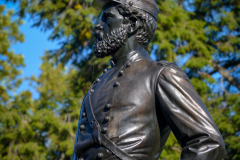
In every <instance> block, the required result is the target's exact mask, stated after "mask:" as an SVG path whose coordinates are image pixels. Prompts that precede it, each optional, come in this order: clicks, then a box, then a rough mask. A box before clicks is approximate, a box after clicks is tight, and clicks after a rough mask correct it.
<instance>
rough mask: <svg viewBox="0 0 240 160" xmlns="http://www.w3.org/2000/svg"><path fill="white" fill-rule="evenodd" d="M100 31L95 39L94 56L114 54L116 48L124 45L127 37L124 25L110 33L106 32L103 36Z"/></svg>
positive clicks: (100, 56)
mask: <svg viewBox="0 0 240 160" xmlns="http://www.w3.org/2000/svg"><path fill="white" fill-rule="evenodd" d="M101 35H103V34H102V33H100V34H99V35H98V38H97V39H96V41H95V46H94V53H95V55H96V57H98V58H103V57H106V56H109V55H112V54H114V53H115V52H116V51H117V50H118V49H120V48H121V47H122V46H124V45H125V44H126V43H125V42H126V39H127V29H126V27H125V26H124V25H122V26H121V27H119V28H118V29H116V30H114V31H112V32H111V34H110V35H108V34H107V36H106V37H105V38H103V37H102V36H101Z"/></svg>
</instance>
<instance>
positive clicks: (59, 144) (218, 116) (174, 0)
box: [0, 0, 240, 160]
mask: <svg viewBox="0 0 240 160" xmlns="http://www.w3.org/2000/svg"><path fill="white" fill-rule="evenodd" d="M7 1H12V2H18V4H19V11H18V12H17V13H18V15H19V16H20V17H24V16H25V15H27V14H30V15H31V19H32V20H33V22H34V25H33V26H35V27H39V28H41V29H42V30H51V31H52V34H51V36H50V37H49V40H54V41H59V42H60V43H61V44H62V45H61V47H60V48H58V49H56V50H53V51H50V52H49V53H50V54H47V57H48V58H52V60H53V59H54V60H55V61H54V62H57V63H59V62H61V63H62V64H66V63H67V62H69V61H71V62H72V64H73V66H74V67H75V68H76V70H72V71H69V72H66V71H64V67H63V66H62V64H59V65H58V66H56V67H53V61H47V60H46V58H44V65H45V66H48V67H47V68H46V67H44V66H42V74H41V76H40V77H39V78H33V81H36V82H37V83H36V84H37V89H38V92H39V93H40V96H39V99H37V100H36V101H35V102H34V108H35V111H34V112H32V114H33V115H34V114H35V115H36V116H35V119H34V118H33V119H32V124H31V125H33V126H34V127H32V128H34V129H33V132H32V133H33V134H35V133H34V132H37V133H38V135H36V137H38V138H36V139H39V141H38V142H37V143H38V146H41V147H40V148H41V149H38V152H39V153H40V152H41V153H42V154H41V155H42V157H45V158H46V157H47V158H49V159H60V158H62V159H69V158H70V150H71V149H73V148H71V146H70V143H72V144H71V145H72V147H73V139H74V138H73V133H74V130H76V128H75V127H76V123H77V120H78V119H77V117H78V114H79V104H80V102H81V101H80V100H81V98H83V95H84V94H85V93H86V92H87V89H88V87H89V85H90V84H91V81H92V80H93V79H95V78H96V77H97V76H98V75H99V74H100V72H101V70H102V69H103V68H105V67H107V66H108V60H109V58H104V59H96V58H95V56H94V54H93V51H92V48H93V42H94V39H93V36H92V29H93V26H94V23H95V22H96V21H97V18H98V17H96V16H97V14H98V13H97V11H96V10H95V9H93V8H92V7H91V5H90V3H91V2H90V1H88V0H83V1H79V0H67V1H54V0H39V1H28V0H18V1H17V0H7ZM156 2H157V4H158V6H159V9H160V11H161V13H160V14H159V16H158V24H157V25H158V29H157V31H156V34H155V37H154V39H153V41H152V43H151V44H150V45H149V46H148V48H147V49H148V50H149V53H151V55H152V56H153V57H156V60H168V61H171V62H176V63H178V64H179V65H180V66H181V67H182V69H183V70H184V71H185V72H186V74H187V75H188V77H189V78H190V80H191V82H192V84H193V86H194V87H195V89H196V90H197V92H198V93H199V95H200V96H201V98H202V100H203V101H204V103H205V105H206V106H207V107H208V109H209V111H210V114H211V115H212V118H213V120H214V121H215V123H216V125H217V126H218V128H219V130H220V132H221V133H222V135H223V137H224V140H225V143H226V153H225V157H224V159H226V160H228V159H229V160H230V159H231V160H232V159H233V160H234V159H240V149H239V148H240V146H239V145H240V137H239V131H240V116H239V115H240V109H239V105H240V94H239V89H240V80H239V71H240V70H239V69H240V68H239V62H240V56H239V48H240V43H239V40H240V39H239V32H240V29H239V28H240V27H239V24H240V17H239V16H240V13H239V12H240V1H239V0H211V1H209V0H191V1H190V0H156ZM0 53H1V52H0ZM4 62H5V61H4ZM54 64H55V65H56V63H54ZM54 71H55V72H56V74H55V72H54ZM73 72H74V73H73ZM57 73H58V74H57ZM57 75H60V76H59V77H61V78H62V79H65V78H66V77H68V78H66V79H65V81H66V82H67V85H66V86H64V85H63V86H62V85H60V84H62V82H63V81H62V80H60V79H58V78H57V77H58V76H57ZM50 77H51V78H50ZM55 79H56V80H55ZM70 79H71V80H70ZM54 80H55V81H54ZM58 81H59V83H58ZM55 83H56V84H55ZM61 87H62V89H60V88H61ZM8 95H9V94H8ZM63 95H64V96H63ZM60 97H63V98H60ZM71 97H74V98H76V99H75V100H73V101H74V102H71V103H70V98H71ZM63 99H65V100H64V101H62V100H63ZM70 104H71V105H70ZM29 106H30V105H29ZM27 110H28V109H27ZM16 111H18V110H16ZM69 114H70V117H71V118H70V119H71V120H70V121H69V118H67V119H66V120H65V119H64V118H65V117H68V115H69ZM28 116H29V115H28ZM33 117H34V116H33ZM46 117H49V119H50V121H48V119H47V118H46ZM38 119H41V121H39V120H38ZM54 120H55V122H52V121H54ZM61 122H64V123H63V124H64V125H63V126H64V127H63V128H64V129H66V128H67V129H69V130H68V131H65V130H64V129H63V128H61V127H62V126H61V125H60V124H61ZM1 123H4V124H5V123H6V122H1ZM70 123H72V124H70ZM35 124H37V125H36V126H35ZM65 124H66V125H65ZM60 126H61V127H60ZM67 126H68V127H67ZM65 127H66V128H65ZM62 129H63V130H64V132H63V130H62ZM61 134H63V135H64V137H66V138H68V140H69V143H67V140H66V139H65V140H63V139H61V138H62V137H61ZM16 139H19V138H16ZM20 139H21V138H20ZM12 140H13V139H12ZM10 142H11V141H8V144H6V145H5V146H6V147H9V148H11V147H10V146H11V145H10ZM23 142H24V141H23ZM31 142H32V141H31ZM33 142H34V141H33ZM65 143H67V145H66V144H65ZM39 144H41V145H39ZM63 146H65V148H64V147H63ZM25 153H26V154H27V152H25ZM29 153H30V152H29ZM180 153H181V147H180V146H179V144H178V143H177V140H176V139H175V138H174V136H173V134H171V136H170V138H169V140H168V142H167V144H166V146H165V149H164V150H163V153H162V155H161V159H164V160H165V159H166V160H167V159H168V160H175V159H176V160H177V159H179V157H180ZM6 154H7V151H5V152H4V154H3V155H6ZM29 155H30V156H29V157H34V155H37V153H34V154H33V153H31V154H29ZM19 157H20V156H19ZM39 157H41V156H39ZM20 159H22V158H20Z"/></svg>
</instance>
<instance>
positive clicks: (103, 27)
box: [72, 0, 224, 160]
mask: <svg viewBox="0 0 240 160" xmlns="http://www.w3.org/2000/svg"><path fill="white" fill-rule="evenodd" d="M92 5H93V6H94V7H95V8H97V9H100V10H102V13H101V16H100V20H99V22H98V23H97V25H96V27H95V35H96V42H95V48H94V50H95V54H96V56H97V57H99V58H102V57H105V56H112V59H111V66H112V67H111V68H107V69H104V70H103V74H102V75H101V76H100V77H99V78H97V79H96V80H95V82H94V83H93V85H92V86H91V87H90V89H89V92H88V93H87V95H86V96H85V98H84V100H83V103H82V107H81V113H80V116H79V125H78V130H77V134H76V142H75V149H74V154H73V158H72V159H73V160H94V159H105V160H117V159H121V160H157V159H158V158H159V156H160V154H161V152H162V150H163V148H164V145H165V143H166V141H167V139H168V136H169V133H170V131H172V132H173V133H174V135H175V136H176V138H177V140H178V142H179V143H180V145H181V147H182V154H181V159H182V160H221V159H222V157H223V154H224V141H223V138H222V136H221V134H220V132H219V131H218V129H217V127H216V125H215V124H214V122H213V120H212V119H211V116H210V114H209V112H208V110H207V109H206V107H205V105H204V104H203V102H202V100H201V98H200V97H199V95H198V94H197V92H196V91H195V89H194V88H193V86H192V84H191V83H190V81H189V79H188V77H187V76H186V74H185V73H184V72H183V71H182V70H181V69H180V68H179V67H178V66H177V65H175V64H173V63H169V62H166V61H159V62H156V61H154V60H152V59H151V58H150V57H149V56H148V53H147V51H146V50H145V49H144V48H145V47H146V46H147V45H148V44H149V42H150V40H151V39H152V38H153V36H154V32H155V30H156V28H157V25H156V24H157V23H156V21H157V15H158V12H159V9H158V7H157V4H156V3H155V1H154V0H94V1H93V3H92ZM179 158H180V157H179Z"/></svg>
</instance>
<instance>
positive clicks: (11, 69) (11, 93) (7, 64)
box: [0, 5, 37, 160]
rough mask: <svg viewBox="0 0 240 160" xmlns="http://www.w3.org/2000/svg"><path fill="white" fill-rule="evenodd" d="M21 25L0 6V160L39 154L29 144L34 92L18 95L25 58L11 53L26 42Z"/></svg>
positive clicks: (33, 144) (24, 92)
mask: <svg viewBox="0 0 240 160" xmlns="http://www.w3.org/2000/svg"><path fill="white" fill-rule="evenodd" d="M21 24H22V21H21V20H19V19H15V20H13V11H12V10H7V11H6V10H5V6H4V5H0V81H1V84H0V117H1V118H0V159H3V160H10V159H26V158H27V157H29V156H31V157H34V155H36V154H37V150H36V147H37V145H36V144H35V143H34V142H33V141H29V139H30V138H31V137H32V134H34V132H33V130H32V129H31V126H30V125H29V116H30V114H31V113H30V110H31V107H32V101H31V93H30V92H28V91H23V92H21V93H19V94H16V89H17V88H18V87H19V85H20V84H21V82H22V79H20V78H19V75H20V74H21V68H22V67H23V66H24V60H23V56H22V55H20V54H18V55H17V54H14V52H13V51H11V50H10V47H11V43H17V42H23V41H24V36H23V34H22V33H20V31H19V29H18V27H19V25H21ZM26 154H27V156H25V155H26Z"/></svg>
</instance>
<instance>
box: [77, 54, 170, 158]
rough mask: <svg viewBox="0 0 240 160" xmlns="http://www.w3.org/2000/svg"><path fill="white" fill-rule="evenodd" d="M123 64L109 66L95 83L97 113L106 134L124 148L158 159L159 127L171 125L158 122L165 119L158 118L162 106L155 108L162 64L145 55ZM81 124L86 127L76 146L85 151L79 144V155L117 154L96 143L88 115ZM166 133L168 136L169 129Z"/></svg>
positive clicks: (130, 151) (110, 155)
mask: <svg viewBox="0 0 240 160" xmlns="http://www.w3.org/2000/svg"><path fill="white" fill-rule="evenodd" d="M126 65H127V64H126ZM123 68H125V67H124V66H118V67H115V68H111V69H109V70H108V71H107V73H104V74H103V75H101V76H100V77H99V79H100V81H99V82H98V83H96V84H95V85H94V86H93V89H94V93H93V94H92V97H91V100H92V106H93V110H94V113H95V115H96V117H97V120H98V122H99V123H100V125H101V128H102V129H105V130H106V133H104V134H106V135H107V137H109V139H110V140H112V141H113V142H114V143H115V144H116V145H117V146H119V147H120V148H121V149H123V150H124V151H126V152H127V153H129V154H130V155H132V156H134V157H136V158H138V159H145V160H147V159H149V160H150V159H151V160H152V159H158V157H159V155H160V152H161V150H160V130H164V129H165V130H166V128H168V127H167V125H166V124H165V125H164V124H162V125H159V123H163V122H164V120H162V121H159V122H158V119H159V120H160V119H163V117H157V114H156V112H157V111H159V110H156V105H157V103H156V100H155V88H156V81H157V76H158V74H159V72H160V68H161V67H160V66H158V65H157V63H156V62H155V61H153V60H151V59H149V58H143V59H139V60H136V61H135V62H132V63H131V65H130V66H128V67H126V68H125V69H123ZM120 71H121V72H120ZM122 72H123V73H122ZM116 82H117V83H116ZM88 96H89V95H87V96H86V97H85V99H86V100H85V103H84V104H83V106H82V107H84V108H85V107H86V106H88V105H89V104H88V103H89V101H88V98H89V97H88ZM109 104H110V105H111V106H112V107H111V108H110V109H109V108H108V107H107V106H106V105H109ZM158 115H161V114H158ZM81 124H83V125H84V126H85V129H84V130H82V131H81V132H80V135H79V136H80V140H79V142H78V145H77V146H79V147H80V148H84V151H80V149H79V151H78V149H77V148H76V151H77V152H78V153H79V156H82V157H84V159H86V158H87V159H94V158H96V155H97V154H98V153H103V154H104V158H106V159H107V158H110V159H111V158H113V157H114V158H116V156H115V155H112V154H111V153H110V152H107V150H106V149H105V147H103V146H98V145H96V144H95V143H94V141H93V138H92V137H91V132H92V131H91V129H90V126H89V122H88V121H87V117H85V118H82V122H81ZM160 126H161V127H162V128H161V127H160ZM165 133H166V134H167V136H166V138H167V137H168V134H169V132H165ZM84 141H85V142H88V143H85V142H84ZM85 145H86V146H88V147H86V146H85ZM80 152H82V154H80ZM116 159H117V158H116Z"/></svg>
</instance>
